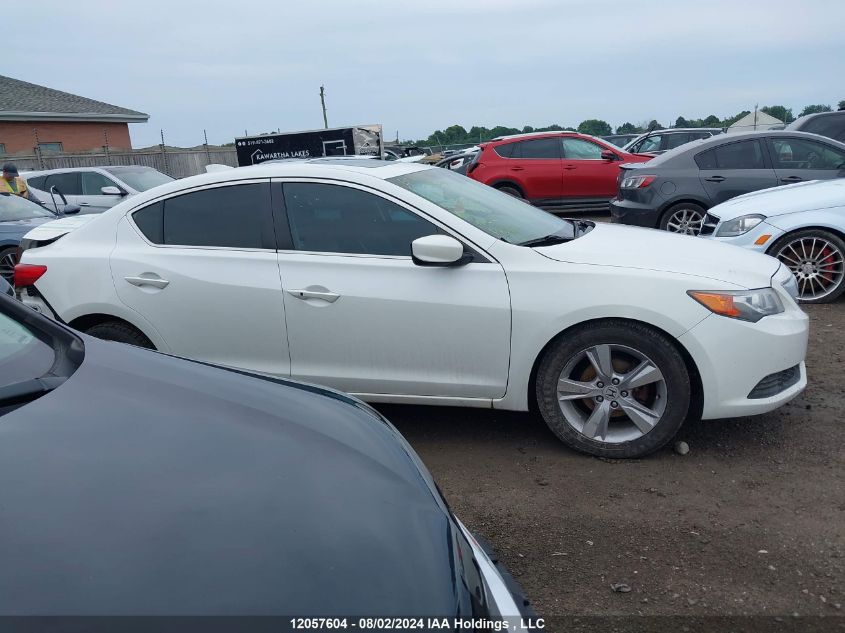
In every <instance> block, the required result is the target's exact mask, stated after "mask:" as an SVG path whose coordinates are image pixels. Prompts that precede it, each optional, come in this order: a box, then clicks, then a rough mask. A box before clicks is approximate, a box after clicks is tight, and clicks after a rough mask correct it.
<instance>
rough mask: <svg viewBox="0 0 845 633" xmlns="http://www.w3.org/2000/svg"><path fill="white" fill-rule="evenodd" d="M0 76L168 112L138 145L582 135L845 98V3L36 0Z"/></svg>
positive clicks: (7, 45)
mask: <svg viewBox="0 0 845 633" xmlns="http://www.w3.org/2000/svg"><path fill="white" fill-rule="evenodd" d="M23 8H24V5H20V7H18V9H16V10H15V12H14V13H15V18H14V23H15V25H25V28H21V29H17V28H16V27H15V28H13V27H12V26H10V25H6V27H4V44H3V51H4V52H3V56H2V62H0V74H3V75H8V76H11V77H15V78H17V79H23V80H25V81H30V82H32V83H36V84H40V85H44V86H49V87H51V88H56V89H59V90H64V91H67V92H71V93H74V94H78V95H82V96H86V97H90V98H93V99H98V100H100V101H105V102H108V103H112V104H115V105H119V106H123V107H127V108H132V109H134V110H140V111H142V112H146V113H148V114H149V115H150V119H149V122H148V123H142V124H132V125H130V133H131V136H132V141H133V145H134V146H135V147H145V146H149V145H153V144H157V143H159V142H160V136H159V135H160V131H161V130H164V136H165V142H166V143H167V144H168V145H174V146H183V147H190V146H194V145H199V144H201V143H202V142H203V130H206V131H207V134H208V140H209V142H210V143H212V144H219V143H226V142H231V141H232V140H233V139H234V138H235V137H236V136H242V135H243V134H244V132H248V133H249V134H256V133H260V132H266V131H271V130H276V129H279V130H282V131H296V130H309V129H315V128H320V127H322V126H323V121H322V112H321V109H320V98H319V89H320V86H321V85H324V86H325V89H326V105H327V109H328V122H329V126H330V127H342V126H346V125H359V124H370V123H380V124H382V125H383V126H384V134H385V137H386V138H388V139H390V138H395V137H396V136H397V134H398V136H399V137H400V138H401V139H419V138H425V137H427V136H428V135H429V134H430V133H431V132H433V131H434V130H435V129H443V128H446V127H448V126H450V125H454V124H459V125H463V126H464V127H465V128H467V129H469V128H470V127H471V126H473V125H483V126H486V127H493V126H495V125H505V126H510V127H520V128H521V127H522V126H525V125H531V126H534V127H540V126H545V125H549V124H552V123H557V124H560V125H563V126H573V127H574V126H577V124H578V123H579V122H580V121H582V120H584V119H588V118H598V119H604V120H606V121H608V122H609V123H610V124H611V125H612V126H613V127H614V128H615V127H616V126H618V125H620V124H622V123H624V122H625V121H631V122H632V123H639V122H642V121H648V120H651V119H657V120H658V121H660V122H661V123H663V124H664V125H669V124H672V123H674V121H675V119H676V118H677V117H678V116H684V117H686V118H699V117H705V116H707V115H709V114H715V115H717V116H719V117H720V118H721V117H725V116H729V115H733V114H735V113H737V112H740V111H741V110H753V108H754V105H755V104H759V105H760V106H763V105H772V104H782V105H786V106H787V107H792V108H793V110H794V111H795V114H796V115H797V114H798V112H799V111H800V109H801V108H803V107H804V106H805V105H807V104H811V103H812V104H816V103H823V104H829V105H832V106H833V107H834V108H835V107H836V103H838V102H839V101H840V100H843V99H845V80H843V78H845V38H843V37H842V34H841V30H842V25H843V24H845V2H843V1H842V0H800V1H797V0H790V1H789V2H783V1H781V0H767V1H765V2H760V1H758V0H742V1H740V2H736V1H735V0H733V1H727V0H708V1H707V2H701V1H691V0H674V1H661V0H637V1H636V2H632V1H630V0H404V1H403V0H304V1H299V2H294V1H293V0H276V1H270V0H241V2H233V1H232V0H229V1H228V2H218V1H217V0H203V1H199V0H169V1H166V2H165V1H161V0H144V2H142V3H137V2H127V1H125V0H121V1H118V0H112V1H105V0H77V1H76V2H67V1H66V0H28V2H26V3H25V11H24V10H23Z"/></svg>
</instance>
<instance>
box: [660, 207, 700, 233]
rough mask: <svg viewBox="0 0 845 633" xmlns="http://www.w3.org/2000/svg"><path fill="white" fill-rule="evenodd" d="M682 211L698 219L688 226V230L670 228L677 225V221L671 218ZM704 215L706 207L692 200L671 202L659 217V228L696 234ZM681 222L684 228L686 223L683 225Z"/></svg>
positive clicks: (672, 231)
mask: <svg viewBox="0 0 845 633" xmlns="http://www.w3.org/2000/svg"><path fill="white" fill-rule="evenodd" d="M684 212H686V213H687V214H689V216H690V217H693V216H695V217H696V218H700V220H696V223H695V225H694V226H690V227H689V230H678V229H675V228H671V227H674V226H676V225H677V222H674V221H673V218H676V216H677V215H679V214H683V213H684ZM705 215H707V209H705V208H704V207H702V206H701V205H700V204H696V203H694V202H679V203H678V204H673V205H672V206H671V207H669V208H668V209H666V211H664V212H663V215H662V216H661V217H660V229H661V230H663V231H669V232H670V233H681V234H685V235H698V234H699V233H700V232H701V226H702V224H703V223H704V216H705ZM681 224H682V226H684V228H686V225H683V223H681Z"/></svg>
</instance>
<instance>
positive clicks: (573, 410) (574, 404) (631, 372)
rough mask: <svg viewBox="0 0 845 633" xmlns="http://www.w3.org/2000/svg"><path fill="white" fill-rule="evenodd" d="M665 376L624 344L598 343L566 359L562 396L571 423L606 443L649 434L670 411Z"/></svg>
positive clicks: (559, 386)
mask: <svg viewBox="0 0 845 633" xmlns="http://www.w3.org/2000/svg"><path fill="white" fill-rule="evenodd" d="M666 394H667V388H666V380H665V379H664V377H663V374H662V373H661V371H660V369H659V368H658V367H657V365H656V364H655V363H654V361H652V360H651V359H650V358H648V357H647V356H646V355H645V354H643V353H641V352H639V351H637V350H635V349H633V348H631V347H627V346H624V345H613V344H607V345H595V346H593V347H589V348H587V349H585V350H583V351H581V352H579V353H578V354H576V355H575V356H574V357H573V358H572V359H570V360H569V362H567V363H566V365H565V366H564V368H563V370H562V371H561V373H560V378H559V379H558V384H557V399H558V405H559V406H560V410H561V412H562V413H563V416H564V418H565V419H566V422H567V423H568V424H569V425H570V426H571V427H572V428H573V429H575V430H576V431H578V433H580V434H581V435H583V436H585V437H587V438H589V439H592V440H598V441H601V442H607V443H610V444H618V443H621V442H630V441H632V440H636V439H638V438H640V437H642V436H643V435H645V434H647V433H649V432H650V431H651V430H652V429H653V428H654V427H655V426H656V425H657V423H658V422H660V419H661V418H662V416H663V413H664V411H665V410H666Z"/></svg>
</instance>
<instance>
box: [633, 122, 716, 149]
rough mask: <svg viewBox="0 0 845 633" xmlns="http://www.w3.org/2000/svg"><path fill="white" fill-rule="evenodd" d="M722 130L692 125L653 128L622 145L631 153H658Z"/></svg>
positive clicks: (714, 134)
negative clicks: (660, 128)
mask: <svg viewBox="0 0 845 633" xmlns="http://www.w3.org/2000/svg"><path fill="white" fill-rule="evenodd" d="M722 132H723V130H722V128H718V127H712V128H710V127H704V128H702V127H692V128H672V129H670V130H654V131H652V132H646V133H645V134H640V135H639V136H637V137H636V138H635V139H633V140H632V141H630V142H629V143H627V144H626V145H625V147H624V149H625V151H626V152H631V153H632V154H653V155H655V156H656V155H658V154H662V153H664V152H668V151H669V150H670V149H675V148H676V147H680V146H681V145H684V144H685V143H689V142H690V141H697V140H699V139H703V138H710V137H711V136H716V135H717V134H721V133H722Z"/></svg>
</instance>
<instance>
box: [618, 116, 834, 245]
mask: <svg viewBox="0 0 845 633" xmlns="http://www.w3.org/2000/svg"><path fill="white" fill-rule="evenodd" d="M842 176H845V144H843V143H840V142H838V141H834V140H832V139H829V138H826V137H823V136H818V135H817V134H807V133H804V132H792V131H788V130H781V131H766V132H744V133H737V134H720V135H719V136H714V137H712V138H709V139H705V140H701V141H693V142H691V143H688V144H686V145H683V146H682V147H679V148H677V149H675V150H671V151H669V152H666V153H665V154H661V155H660V156H658V157H656V158H654V159H652V160H650V161H648V162H647V163H628V164H625V165H622V166H621V168H620V171H619V178H618V181H617V182H618V192H617V194H616V198H614V199H613V200H611V201H610V212H611V221H612V222H618V223H621V224H634V225H637V226H647V227H654V228H660V229H664V230H667V231H673V232H676V233H686V234H689V235H697V234H698V233H700V232H701V229H702V226H703V225H704V224H705V216H706V214H707V209H709V208H710V207H712V206H714V205H717V204H719V203H721V202H724V201H725V200H729V199H730V198H733V197H735V196H738V195H740V194H743V193H748V192H749V191H755V190H757V189H766V188H768V187H776V186H778V185H785V184H790V183H795V182H802V181H804V180H827V179H829V178H839V177H842Z"/></svg>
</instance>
